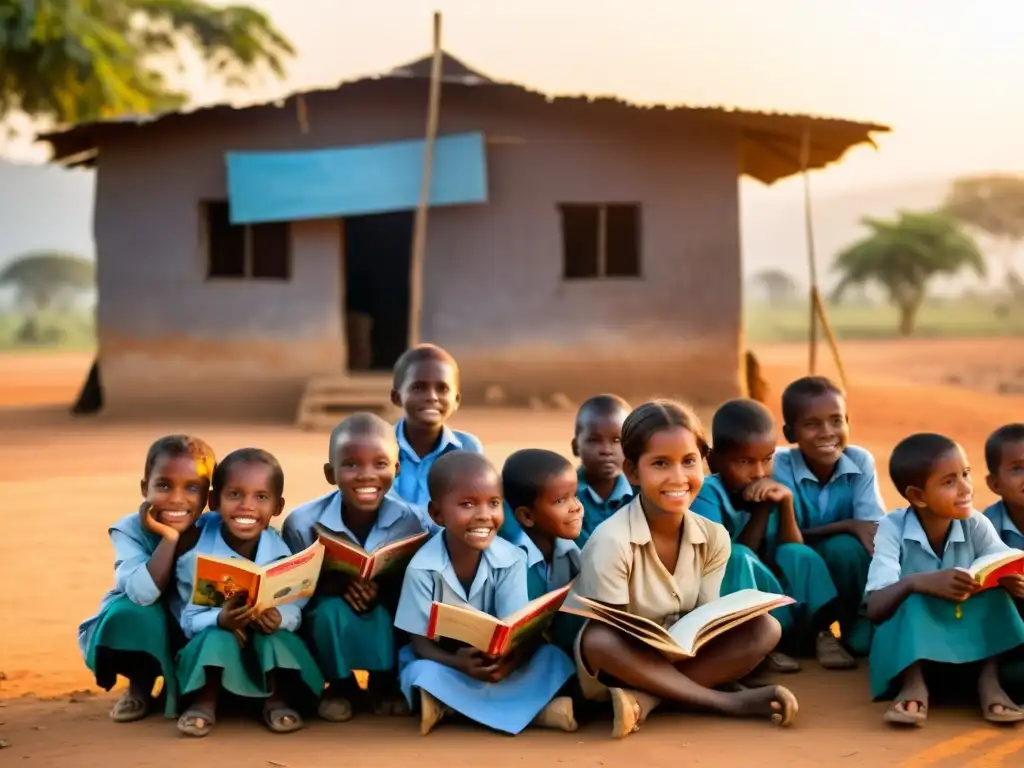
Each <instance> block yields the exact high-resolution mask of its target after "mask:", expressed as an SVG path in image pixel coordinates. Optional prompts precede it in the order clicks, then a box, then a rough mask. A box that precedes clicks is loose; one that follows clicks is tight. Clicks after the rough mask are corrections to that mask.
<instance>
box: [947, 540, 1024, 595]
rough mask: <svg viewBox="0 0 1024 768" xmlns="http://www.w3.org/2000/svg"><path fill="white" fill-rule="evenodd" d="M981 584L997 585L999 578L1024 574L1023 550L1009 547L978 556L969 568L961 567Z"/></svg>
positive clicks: (986, 585)
mask: <svg viewBox="0 0 1024 768" xmlns="http://www.w3.org/2000/svg"><path fill="white" fill-rule="evenodd" d="M961 570H964V571H967V572H968V573H969V574H971V576H973V577H974V579H975V580H976V581H977V582H978V583H979V584H981V586H982V588H983V589H990V588H992V587H998V586H999V580H1000V579H1002V578H1004V577H1006V576H1013V575H1021V574H1024V552H1021V551H1020V550H1019V549H1011V550H1009V551H1008V552H996V553H994V554H991V555H985V556H984V557H979V558H978V559H977V560H975V561H974V562H973V563H971V567H970V568H962V569H961Z"/></svg>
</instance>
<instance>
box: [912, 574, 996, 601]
mask: <svg viewBox="0 0 1024 768" xmlns="http://www.w3.org/2000/svg"><path fill="white" fill-rule="evenodd" d="M918 580H919V582H918V583H919V585H920V587H919V591H920V592H922V593H924V594H926V595H931V596H932V597H938V598H941V599H943V600H949V601H951V602H954V603H962V602H963V601H964V600H966V599H967V598H968V597H970V596H971V595H973V594H974V593H975V592H977V591H978V590H979V589H981V585H980V584H978V582H977V581H975V580H974V578H973V577H972V576H971V574H969V573H968V572H967V571H963V570H961V569H959V568H947V569H945V570H943V571H932V572H931V573H922V574H918Z"/></svg>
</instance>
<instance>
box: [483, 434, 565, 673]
mask: <svg viewBox="0 0 1024 768" xmlns="http://www.w3.org/2000/svg"><path fill="white" fill-rule="evenodd" d="M576 484H577V479H576V470H575V469H574V468H573V466H572V464H571V463H569V462H568V461H567V460H566V459H565V457H563V456H561V455H560V454H557V453H555V452H554V451H546V450H543V449H541V448H526V449H524V450H521V451H516V452H515V453H513V454H512V455H511V456H509V457H508V459H506V460H505V466H504V467H502V469H501V487H502V490H503V491H504V494H505V504H506V506H507V507H510V508H511V509H512V510H513V514H514V515H515V517H516V520H517V521H518V522H519V530H518V533H517V534H516V535H515V537H514V538H513V539H512V540H511V541H512V543H513V544H515V545H516V546H517V547H519V548H520V549H521V550H522V551H523V554H524V555H526V586H527V592H528V593H529V595H528V596H529V599H530V600H536V599H537V598H538V597H541V596H542V595H545V594H547V593H549V592H553V591H555V590H556V589H561V588H562V587H564V586H565V585H566V584H569V583H571V582H572V580H573V579H575V578H576V576H577V575H578V574H579V572H580V550H579V547H577V546H576V544H575V542H574V541H573V540H574V539H575V538H577V537H578V536H579V535H580V528H581V527H582V524H583V505H582V504H580V501H579V499H577V498H576V490H577V485H576ZM582 626H583V621H582V619H580V618H579V617H577V616H573V615H571V614H568V613H558V614H556V615H555V618H554V619H553V621H552V623H551V626H550V627H549V629H548V635H549V637H550V638H551V641H552V642H553V643H554V644H555V645H557V646H558V647H559V648H561V649H562V650H563V651H565V652H566V654H568V655H571V654H572V652H573V650H572V649H573V644H574V643H575V641H576V635H577V633H578V632H579V630H580V628H581V627H582Z"/></svg>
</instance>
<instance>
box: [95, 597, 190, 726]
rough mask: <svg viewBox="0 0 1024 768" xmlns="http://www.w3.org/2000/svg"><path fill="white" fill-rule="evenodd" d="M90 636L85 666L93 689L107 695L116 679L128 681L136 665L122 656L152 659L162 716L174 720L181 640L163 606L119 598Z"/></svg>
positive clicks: (104, 612)
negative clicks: (92, 678) (160, 680)
mask: <svg viewBox="0 0 1024 768" xmlns="http://www.w3.org/2000/svg"><path fill="white" fill-rule="evenodd" d="M90 632H91V634H90V637H89V645H88V647H87V649H86V654H85V664H86V666H87V667H88V668H89V669H90V670H91V671H92V673H93V674H94V675H95V676H96V685H98V686H99V687H100V688H102V689H104V690H106V691H109V690H110V689H111V688H113V687H114V684H115V683H116V682H117V676H118V675H122V676H124V677H129V678H130V677H131V676H132V675H133V674H135V673H137V671H138V663H137V662H134V661H129V660H128V659H126V658H125V657H124V656H123V654H125V653H135V654H145V655H146V656H148V657H149V658H150V659H151V666H152V671H153V673H154V674H156V676H158V677H162V678H163V681H164V688H163V689H164V715H165V716H167V717H170V718H173V717H177V711H178V683H177V678H176V676H175V671H174V651H175V649H176V648H180V647H181V645H182V642H183V638H182V637H181V631H180V630H179V629H178V625H177V624H176V623H175V622H174V621H172V620H171V619H170V617H169V615H168V613H167V609H166V608H165V607H164V604H163V603H162V602H160V603H154V604H153V605H136V604H135V603H133V602H132V601H131V600H129V599H128V597H127V596H123V597H119V598H118V599H117V600H115V601H114V602H112V603H111V604H110V605H109V606H107V608H106V610H104V611H103V614H102V615H101V616H100V617H99V619H98V620H97V622H96V625H95V626H94V627H92V628H91V630H90ZM157 670H159V671H158V672H157Z"/></svg>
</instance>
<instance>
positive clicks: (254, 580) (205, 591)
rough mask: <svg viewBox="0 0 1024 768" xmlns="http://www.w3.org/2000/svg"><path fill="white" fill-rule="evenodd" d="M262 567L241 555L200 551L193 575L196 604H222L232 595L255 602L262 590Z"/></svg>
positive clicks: (212, 606)
mask: <svg viewBox="0 0 1024 768" xmlns="http://www.w3.org/2000/svg"><path fill="white" fill-rule="evenodd" d="M260 570H261V569H260V567H259V566H258V565H256V564H255V563H252V562H250V561H248V560H243V559H241V558H238V559H235V558H228V557H213V556H210V555H198V556H197V557H196V569H195V575H194V577H193V579H192V585H193V586H192V603H193V605H202V606H205V607H207V608H220V607H221V606H222V605H224V603H226V602H227V601H228V600H232V599H237V600H240V601H242V602H243V603H244V604H245V605H254V604H255V603H256V595H257V593H258V592H259V586H260Z"/></svg>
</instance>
